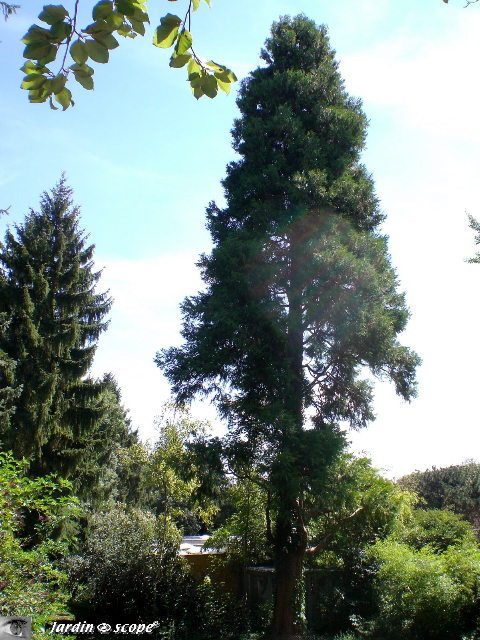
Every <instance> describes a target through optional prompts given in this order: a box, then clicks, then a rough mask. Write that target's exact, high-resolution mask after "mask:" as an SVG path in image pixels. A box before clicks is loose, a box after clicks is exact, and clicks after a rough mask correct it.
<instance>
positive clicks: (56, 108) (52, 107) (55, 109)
mask: <svg viewBox="0 0 480 640" xmlns="http://www.w3.org/2000/svg"><path fill="white" fill-rule="evenodd" d="M50 109H53V110H54V111H58V107H56V106H55V105H54V104H53V100H52V96H50Z"/></svg>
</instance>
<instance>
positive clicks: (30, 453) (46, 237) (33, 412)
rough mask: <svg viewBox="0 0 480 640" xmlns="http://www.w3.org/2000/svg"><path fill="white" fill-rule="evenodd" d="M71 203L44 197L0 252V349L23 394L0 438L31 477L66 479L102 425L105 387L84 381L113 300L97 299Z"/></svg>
mask: <svg viewBox="0 0 480 640" xmlns="http://www.w3.org/2000/svg"><path fill="white" fill-rule="evenodd" d="M71 196H72V190H71V189H70V188H69V187H67V185H66V182H65V178H62V179H61V181H60V182H59V184H58V185H57V186H56V187H55V188H54V189H53V191H52V192H51V195H49V194H48V193H44V194H43V197H42V200H41V210H40V212H34V211H33V210H32V211H31V213H30V214H29V215H28V216H27V217H26V219H25V222H24V224H22V225H16V226H15V231H16V234H14V233H12V231H10V230H9V231H7V234H6V239H5V244H0V312H1V313H4V314H6V316H7V317H8V319H9V323H8V326H6V328H5V330H4V331H3V333H2V334H0V349H2V350H3V351H4V352H5V353H6V355H7V356H8V357H9V358H11V359H12V360H13V361H15V362H16V368H15V380H16V383H17V385H19V386H21V389H22V390H21V393H20V396H19V398H18V399H17V400H16V402H15V405H16V410H15V413H14V414H12V415H11V416H10V425H9V428H8V429H3V431H2V433H1V437H2V439H3V441H4V444H5V445H6V447H7V448H12V449H13V452H14V454H15V455H16V456H17V457H19V456H21V455H25V456H26V457H28V458H29V460H31V467H30V473H32V474H33V475H43V474H48V473H49V472H50V471H52V470H54V471H55V472H56V473H59V474H61V475H63V476H65V475H68V474H69V473H71V472H72V471H73V470H74V469H75V468H76V466H77V464H78V458H79V455H82V450H84V449H85V441H86V440H87V439H88V436H89V433H90V432H91V431H92V429H93V428H94V426H95V425H96V423H97V421H98V420H99V419H100V418H101V416H102V409H101V407H99V406H98V404H97V401H98V399H99V398H100V395H101V394H102V393H103V391H104V388H105V385H104V384H102V383H99V382H95V381H93V380H91V379H88V378H85V375H86V374H87V373H88V370H89V368H90V366H91V364H92V361H93V356H94V354H95V349H96V344H97V341H98V338H99V336H100V335H101V334H102V332H103V331H105V329H106V328H107V325H108V322H106V321H105V316H106V314H107V313H108V311H109V310H110V307H111V305H112V300H111V298H109V297H108V295H107V294H106V293H97V291H96V285H97V283H98V281H99V279H100V274H101V272H100V271H94V269H93V262H92V257H93V251H94V248H95V246H94V245H90V246H88V245H87V240H88V236H85V235H84V232H83V230H81V229H80V227H79V224H80V217H79V213H80V212H79V208H78V207H75V206H73V204H72V199H71ZM0 381H1V383H2V386H3V387H4V388H5V386H6V385H7V381H6V380H5V379H0Z"/></svg>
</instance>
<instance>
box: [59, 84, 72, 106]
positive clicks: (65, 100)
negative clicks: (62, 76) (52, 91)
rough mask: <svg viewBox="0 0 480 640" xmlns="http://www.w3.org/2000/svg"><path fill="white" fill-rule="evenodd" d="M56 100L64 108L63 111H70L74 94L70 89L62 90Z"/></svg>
mask: <svg viewBox="0 0 480 640" xmlns="http://www.w3.org/2000/svg"><path fill="white" fill-rule="evenodd" d="M55 100H56V101H57V102H58V104H59V105H61V106H62V107H63V110H64V111H65V109H68V107H69V106H70V103H71V101H72V93H71V91H69V90H68V89H62V90H61V91H60V93H57V94H56V95H55Z"/></svg>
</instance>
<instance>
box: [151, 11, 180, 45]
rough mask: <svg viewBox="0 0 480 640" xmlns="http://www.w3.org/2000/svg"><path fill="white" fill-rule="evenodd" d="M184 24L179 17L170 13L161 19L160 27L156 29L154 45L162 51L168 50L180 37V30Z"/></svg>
mask: <svg viewBox="0 0 480 640" xmlns="http://www.w3.org/2000/svg"><path fill="white" fill-rule="evenodd" d="M181 24H182V21H181V20H180V18H179V17H178V16H174V15H172V14H171V13H168V14H167V15H166V16H164V17H163V18H161V20H160V26H159V27H157V28H156V30H155V35H154V37H153V44H154V45H155V46H156V47H161V48H162V49H168V47H171V46H172V44H173V43H174V42H175V40H176V39H177V37H178V28H179V26H180V25H181Z"/></svg>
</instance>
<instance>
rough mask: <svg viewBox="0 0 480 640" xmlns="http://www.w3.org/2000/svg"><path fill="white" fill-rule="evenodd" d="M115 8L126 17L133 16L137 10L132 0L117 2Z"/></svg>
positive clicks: (119, 0)
mask: <svg viewBox="0 0 480 640" xmlns="http://www.w3.org/2000/svg"><path fill="white" fill-rule="evenodd" d="M115 7H116V9H117V11H119V12H120V13H123V15H124V16H133V15H134V13H135V11H136V9H137V7H136V6H135V3H133V2H131V0H115Z"/></svg>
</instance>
